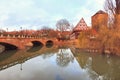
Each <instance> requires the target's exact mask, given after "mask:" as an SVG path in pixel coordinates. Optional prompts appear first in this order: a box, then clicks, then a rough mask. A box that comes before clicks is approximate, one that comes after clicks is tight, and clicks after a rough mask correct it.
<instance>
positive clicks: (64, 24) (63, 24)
mask: <svg viewBox="0 0 120 80" xmlns="http://www.w3.org/2000/svg"><path fill="white" fill-rule="evenodd" d="M69 26H70V23H69V22H68V21H67V20H66V19H60V20H59V21H57V23H56V27H57V30H59V31H61V32H63V31H66V30H67V29H69Z"/></svg>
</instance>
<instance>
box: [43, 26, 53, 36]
mask: <svg viewBox="0 0 120 80" xmlns="http://www.w3.org/2000/svg"><path fill="white" fill-rule="evenodd" d="M51 30H52V29H51V28H49V27H48V26H43V27H42V28H41V31H42V34H43V35H44V36H46V37H47V36H48V34H49V32H50V31H51Z"/></svg>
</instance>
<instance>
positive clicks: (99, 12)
mask: <svg viewBox="0 0 120 80" xmlns="http://www.w3.org/2000/svg"><path fill="white" fill-rule="evenodd" d="M97 14H107V13H106V12H104V11H102V10H99V11H98V12H96V13H95V14H94V15H93V16H95V15H97Z"/></svg>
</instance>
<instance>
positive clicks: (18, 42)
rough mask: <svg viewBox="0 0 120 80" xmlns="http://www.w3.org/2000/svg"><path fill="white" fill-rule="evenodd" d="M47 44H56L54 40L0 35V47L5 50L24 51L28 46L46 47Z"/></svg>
mask: <svg viewBox="0 0 120 80" xmlns="http://www.w3.org/2000/svg"><path fill="white" fill-rule="evenodd" d="M48 43H54V44H55V43H57V39H56V38H45V37H35V36H24V35H17V36H16V35H12V36H10V35H2V34H0V45H3V46H4V47H5V49H6V50H7V49H25V48H26V47H28V46H30V47H32V46H39V45H47V44H48Z"/></svg>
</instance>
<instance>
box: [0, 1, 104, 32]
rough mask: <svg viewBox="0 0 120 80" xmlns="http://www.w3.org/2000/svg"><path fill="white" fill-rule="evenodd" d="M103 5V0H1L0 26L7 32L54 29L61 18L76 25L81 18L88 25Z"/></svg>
mask: <svg viewBox="0 0 120 80" xmlns="http://www.w3.org/2000/svg"><path fill="white" fill-rule="evenodd" d="M93 3H95V4H94V5H93ZM103 4H104V0H100V1H99V0H82V1H81V0H71V1H70V0H58V1H56V0H1V2H0V26H1V28H3V27H4V28H5V29H6V28H9V30H14V29H19V27H20V26H22V27H23V28H29V29H39V28H40V27H41V26H43V25H47V26H50V27H52V28H55V24H56V22H57V20H59V19H61V18H65V19H67V20H68V21H70V23H71V24H74V25H76V24H77V22H78V21H79V20H80V19H81V18H82V17H83V18H84V19H85V20H86V22H87V24H88V25H90V23H91V20H90V19H91V16H92V15H93V14H94V13H96V12H97V11H98V10H99V9H102V6H103Z"/></svg>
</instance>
